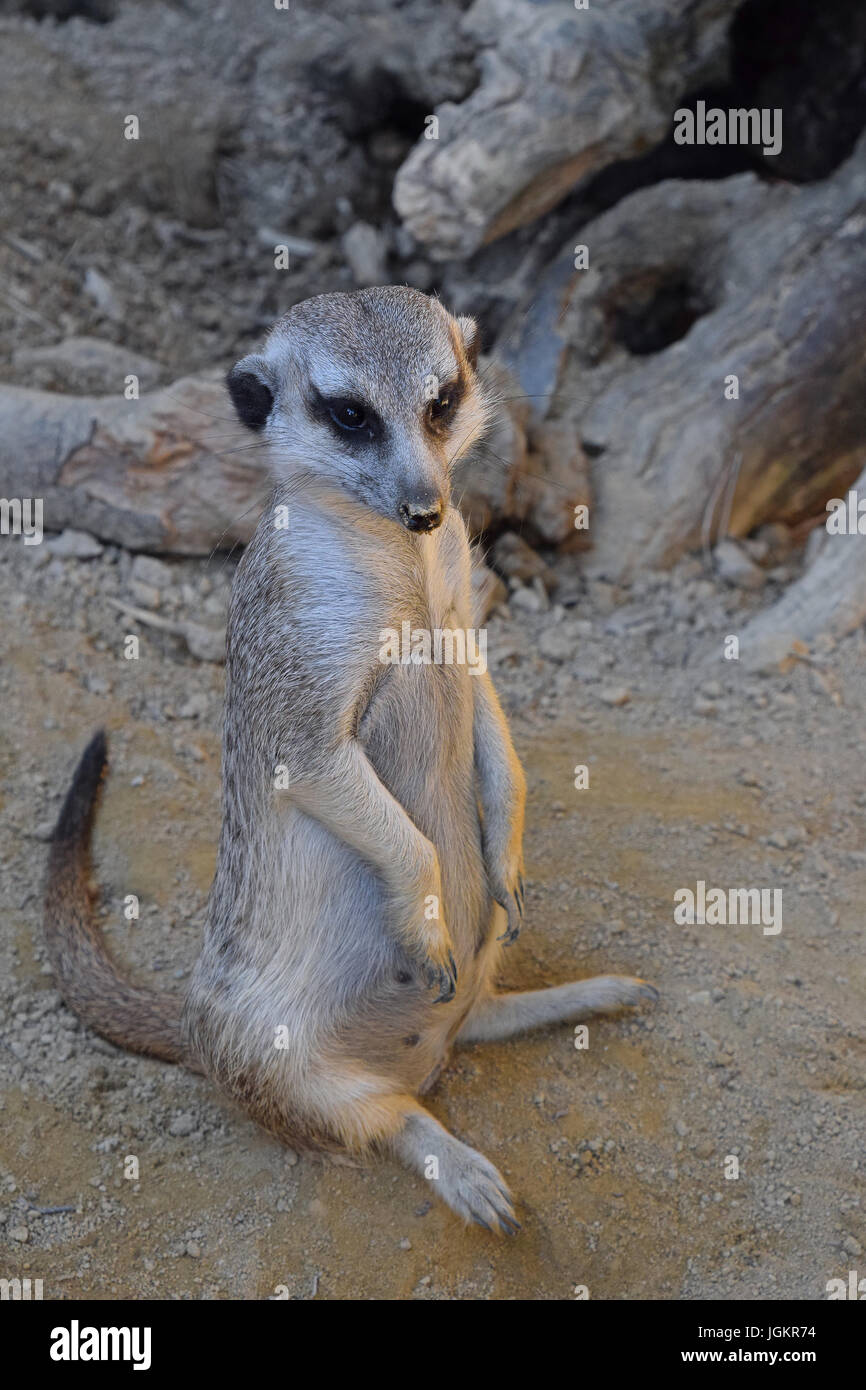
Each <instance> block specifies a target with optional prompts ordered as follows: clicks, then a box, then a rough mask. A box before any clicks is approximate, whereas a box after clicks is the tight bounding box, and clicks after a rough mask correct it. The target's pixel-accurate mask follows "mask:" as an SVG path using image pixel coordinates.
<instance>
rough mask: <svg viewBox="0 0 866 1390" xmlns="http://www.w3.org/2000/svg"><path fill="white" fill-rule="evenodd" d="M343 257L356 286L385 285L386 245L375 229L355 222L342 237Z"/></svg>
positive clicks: (364, 223) (367, 224) (386, 277)
mask: <svg viewBox="0 0 866 1390" xmlns="http://www.w3.org/2000/svg"><path fill="white" fill-rule="evenodd" d="M343 255H344V256H345V257H346V260H347V261H348V263H349V268H350V269H351V271H352V275H353V276H354V278H355V284H356V285H384V284H387V281H388V244H387V242H386V241H385V238H384V236H383V235H382V233H381V232H380V231H379V230H378V228H377V227H372V226H371V225H370V223H369V222H356V223H355V224H354V226H352V227H350V228H349V230H348V231H347V232H345V233H344V235H343Z"/></svg>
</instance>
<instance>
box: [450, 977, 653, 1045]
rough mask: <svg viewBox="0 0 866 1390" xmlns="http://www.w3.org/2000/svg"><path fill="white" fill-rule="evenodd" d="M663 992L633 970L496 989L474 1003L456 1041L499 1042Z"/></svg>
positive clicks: (633, 1003) (633, 1002)
mask: <svg viewBox="0 0 866 1390" xmlns="http://www.w3.org/2000/svg"><path fill="white" fill-rule="evenodd" d="M658 997H659V996H658V990H657V989H655V988H654V986H653V985H650V984H647V982H646V980H639V979H635V978H633V977H632V976H630V975H593V976H592V977H591V978H590V979H588V980H571V981H569V983H568V984H566V985H554V986H553V987H552V988H551V989H530V990H525V991H521V992H519V993H514V994H490V995H487V996H486V997H485V998H482V999H480V1000H479V1001H478V1003H477V1004H476V1005H475V1007H474V1008H473V1009H472V1011H471V1013H470V1014H469V1016H468V1018H467V1019H466V1022H465V1023H464V1024H463V1027H462V1028H461V1029H460V1032H459V1033H458V1034H457V1037H456V1039H455V1041H457V1042H494V1041H496V1040H497V1039H499V1038H512V1037H514V1035H515V1034H516V1033H525V1032H528V1031H529V1030H530V1029H531V1028H543V1027H545V1026H546V1025H548V1024H551V1023H575V1022H577V1021H578V1020H579V1019H582V1018H589V1017H591V1016H592V1015H593V1014H606V1013H614V1012H615V1011H616V1010H617V1009H621V1008H624V1007H627V1006H634V1005H636V1004H640V1003H643V1002H644V1001H646V1000H653V1001H654V1000H656V999H658Z"/></svg>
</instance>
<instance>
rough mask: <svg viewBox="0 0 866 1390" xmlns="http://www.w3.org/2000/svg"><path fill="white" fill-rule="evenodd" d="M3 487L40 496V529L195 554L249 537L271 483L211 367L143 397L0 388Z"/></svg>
mask: <svg viewBox="0 0 866 1390" xmlns="http://www.w3.org/2000/svg"><path fill="white" fill-rule="evenodd" d="M0 495H2V496H3V497H7V498H12V497H18V498H25V497H41V498H42V499H43V502H44V509H43V524H44V527H45V529H46V530H52V531H54V530H57V531H59V530H62V529H63V528H64V527H73V528H76V529H79V530H84V531H89V532H91V533H92V534H93V535H96V536H99V537H100V538H101V539H102V540H107V541H115V542H117V543H118V544H120V545H124V546H126V547H127V548H128V549H130V550H148V551H156V552H172V553H174V554H180V555H200V554H207V553H209V552H210V551H211V550H212V549H213V548H214V547H215V546H220V547H226V548H230V547H231V546H232V545H234V544H235V542H236V541H246V540H248V539H249V538H250V536H251V535H252V533H253V531H254V530H255V525H256V521H257V520H258V516H259V512H260V510H261V508H262V506H263V505H264V503H265V501H266V500H267V496H268V484H267V479H266V475H265V468H264V457H263V453H262V450H261V447H260V446H259V445H257V444H256V442H255V440H254V439H252V438H251V436H250V435H249V434H248V433H247V432H246V431H245V430H243V429H241V427H240V426H239V425H238V424H237V422H236V421H235V420H234V419H233V418H232V413H231V407H230V403H229V401H228V398H227V395H226V391H225V386H224V384H223V381H222V375H221V373H219V372H216V373H209V374H206V375H204V376H201V377H186V378H184V379H183V380H181V381H177V382H174V383H173V384H172V385H171V386H168V387H166V388H165V389H164V390H161V391H156V392H154V393H153V394H152V395H145V396H142V397H141V399H140V400H125V399H124V397H123V396H122V395H120V394H118V395H116V396H98V397H86V396H85V397H75V396H63V395H57V394H54V393H52V392H48V391H29V390H26V389H24V388H22V387H16V386H0Z"/></svg>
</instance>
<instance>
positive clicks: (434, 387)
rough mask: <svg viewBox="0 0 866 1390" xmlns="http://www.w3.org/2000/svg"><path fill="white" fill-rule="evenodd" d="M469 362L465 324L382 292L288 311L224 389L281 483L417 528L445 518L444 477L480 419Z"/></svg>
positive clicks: (474, 347) (390, 289) (471, 346)
mask: <svg viewBox="0 0 866 1390" xmlns="http://www.w3.org/2000/svg"><path fill="white" fill-rule="evenodd" d="M477 361H478V329H477V325H476V324H475V321H474V320H473V319H471V318H467V317H462V318H456V317H454V316H453V315H452V314H450V313H449V312H448V311H447V309H445V308H444V307H443V305H442V304H440V302H439V301H438V300H437V299H431V298H430V297H429V296H428V295H425V294H421V293H420V292H419V291H418V290H412V289H409V288H407V287H406V286H395V285H390V286H386V287H382V288H376V289H368V290H360V291H357V292H356V293H354V294H328V295H320V296H317V297H316V298H313V299H308V300H305V301H304V302H303V303H302V304H297V305H295V306H294V308H292V309H290V310H289V312H288V313H287V314H286V315H285V316H284V318H282V319H281V320H280V321H279V323H277V324H276V326H275V327H274V329H273V330H272V332H271V333H270V335H269V337H268V339H267V342H266V344H265V348H264V351H263V352H262V353H258V354H257V353H253V354H251V355H250V356H248V357H245V358H243V359H242V360H241V361H240V362H238V363H237V365H236V366H235V367H233V368H232V370H231V371H230V372H229V375H228V387H229V392H230V394H231V397H232V400H233V401H234V404H235V409H236V410H237V413H238V416H239V417H240V419H241V421H242V422H243V423H244V424H245V425H247V426H248V427H249V428H250V429H252V430H254V431H255V432H256V433H257V434H259V435H260V436H262V437H263V439H264V441H265V443H266V445H267V449H268V454H269V458H270V460H271V465H272V471H273V473H274V475H275V477H276V479H277V481H278V482H283V481H289V480H294V479H299V480H300V483H301V484H302V485H303V486H305V487H306V486H311V485H315V484H319V485H324V486H326V487H328V488H335V487H336V488H337V489H339V491H340V492H342V493H344V494H348V496H349V497H350V498H351V499H353V500H354V501H356V502H360V503H362V504H363V505H365V506H367V507H370V508H372V510H374V511H375V512H377V513H378V514H379V515H381V516H384V517H387V518H388V519H389V520H390V521H392V522H394V523H395V524H397V525H399V526H401V527H403V528H405V530H407V531H413V532H421V533H424V532H431V531H435V530H436V529H437V528H438V527H439V526H440V525H441V524H442V522H443V521H444V519H445V516H446V513H447V510H448V507H449V505H450V501H451V489H450V476H451V471H452V469H453V467H454V465H455V464H456V462H457V460H458V459H459V458H461V457H462V455H464V454H465V453H466V452H467V451H468V450H469V449H470V448H471V447H472V445H473V444H474V443H475V441H476V440H477V439H478V438H479V436H480V435H481V434H482V432H483V430H484V428H485V427H486V424H487V420H488V409H487V406H486V404H485V400H484V395H483V392H482V387H481V383H480V381H479V378H478V375H477V372H476V366H477Z"/></svg>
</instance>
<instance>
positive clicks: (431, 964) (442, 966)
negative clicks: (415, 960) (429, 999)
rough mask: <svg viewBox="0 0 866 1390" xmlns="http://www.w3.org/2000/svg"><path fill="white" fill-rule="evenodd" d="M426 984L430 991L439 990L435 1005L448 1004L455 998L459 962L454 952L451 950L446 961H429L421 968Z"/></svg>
mask: <svg viewBox="0 0 866 1390" xmlns="http://www.w3.org/2000/svg"><path fill="white" fill-rule="evenodd" d="M421 973H422V975H423V978H424V983H425V984H426V985H427V988H428V989H437V990H438V993H437V995H436V998H435V999H434V1000H433V1003H434V1004H447V1003H448V1001H449V1000H450V999H453V998H454V995H455V992H456V990H457V962H456V961H455V959H454V952H453V951H451V950H449V951H448V954H447V957H446V959H445V960H444V961H441V962H439V961H435V960H427V961H425V962H424V964H423V966H422V967H421Z"/></svg>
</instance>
